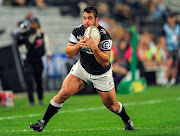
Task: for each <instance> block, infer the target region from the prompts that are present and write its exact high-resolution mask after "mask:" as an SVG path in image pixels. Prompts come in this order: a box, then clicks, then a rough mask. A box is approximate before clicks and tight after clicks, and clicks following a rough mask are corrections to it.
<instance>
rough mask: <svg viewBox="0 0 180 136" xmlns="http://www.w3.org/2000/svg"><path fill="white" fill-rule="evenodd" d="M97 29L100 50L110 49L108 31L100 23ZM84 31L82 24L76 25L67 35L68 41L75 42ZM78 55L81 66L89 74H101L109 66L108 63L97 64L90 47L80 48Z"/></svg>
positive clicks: (110, 43)
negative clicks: (106, 64)
mask: <svg viewBox="0 0 180 136" xmlns="http://www.w3.org/2000/svg"><path fill="white" fill-rule="evenodd" d="M98 29H99V31H100V35H101V39H100V43H99V45H98V47H99V49H100V50H101V51H110V50H111V46H112V40H111V37H110V35H109V33H108V32H107V31H106V30H105V29H104V28H103V27H102V26H100V25H99V26H98ZM84 32H85V27H84V25H83V24H81V25H79V26H76V27H75V28H74V29H73V31H72V33H71V35H70V37H69V41H70V43H73V44H77V43H78V42H79V40H80V39H81V38H82V37H83V35H84ZM80 56H81V57H80V62H81V65H82V67H83V68H84V69H85V70H86V71H87V72H88V73H90V74H93V75H101V74H103V73H105V72H107V71H108V70H109V69H110V67H111V64H110V63H109V65H108V66H107V67H103V66H102V65H101V64H99V63H98V62H97V60H96V59H95V56H94V53H93V52H92V50H91V49H90V48H84V47H83V48H81V49H80Z"/></svg>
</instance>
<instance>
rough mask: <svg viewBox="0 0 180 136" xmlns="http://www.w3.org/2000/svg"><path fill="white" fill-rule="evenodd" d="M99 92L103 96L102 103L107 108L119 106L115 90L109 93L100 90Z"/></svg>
mask: <svg viewBox="0 0 180 136" xmlns="http://www.w3.org/2000/svg"><path fill="white" fill-rule="evenodd" d="M97 92H98V93H99V95H100V96H101V99H102V102H103V104H104V105H105V106H106V107H109V106H110V105H115V104H117V98H116V91H115V88H113V89H112V90H111V91H108V92H101V91H98V90H97Z"/></svg>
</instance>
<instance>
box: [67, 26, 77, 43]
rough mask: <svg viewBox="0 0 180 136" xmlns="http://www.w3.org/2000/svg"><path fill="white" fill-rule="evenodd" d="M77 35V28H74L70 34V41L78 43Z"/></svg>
mask: <svg viewBox="0 0 180 136" xmlns="http://www.w3.org/2000/svg"><path fill="white" fill-rule="evenodd" d="M76 37H77V28H74V29H73V31H72V33H71V34H70V37H69V42H70V43H73V44H76V43H78V40H77V38H76Z"/></svg>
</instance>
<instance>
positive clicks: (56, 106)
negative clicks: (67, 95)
mask: <svg viewBox="0 0 180 136" xmlns="http://www.w3.org/2000/svg"><path fill="white" fill-rule="evenodd" d="M62 105H63V103H62V104H56V103H55V102H54V101H53V100H51V102H50V104H49V106H48V108H47V110H46V113H45V115H44V117H43V120H44V121H45V125H46V124H47V123H48V121H49V120H50V119H51V117H52V116H54V115H55V114H56V113H57V112H58V111H59V110H60V109H61V107H62Z"/></svg>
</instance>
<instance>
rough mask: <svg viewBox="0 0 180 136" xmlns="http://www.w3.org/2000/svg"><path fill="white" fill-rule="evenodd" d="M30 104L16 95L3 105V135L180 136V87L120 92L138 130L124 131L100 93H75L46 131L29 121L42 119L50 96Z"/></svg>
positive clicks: (0, 121)
mask: <svg viewBox="0 0 180 136" xmlns="http://www.w3.org/2000/svg"><path fill="white" fill-rule="evenodd" d="M56 93H57V92H46V93H45V99H44V105H43V106H39V105H38V104H37V101H36V105H35V106H34V107H31V106H29V105H28V101H27V97H26V94H24V95H15V99H14V103H15V106H14V107H0V136H38V135H44V136H179V135H180V86H173V87H157V86H151V87H148V91H147V92H145V93H141V94H128V95H125V94H124V95H120V94H117V98H118V100H119V101H120V102H121V103H123V104H124V105H125V108H126V111H127V113H128V114H129V115H130V117H131V119H132V121H133V124H134V126H135V128H136V130H135V131H125V130H124V125H123V122H122V121H121V119H120V118H119V117H118V116H117V115H115V114H114V113H112V112H110V111H109V110H108V109H106V108H105V107H104V106H103V104H102V102H101V99H100V96H99V95H74V96H73V97H71V98H70V99H69V100H67V101H66V102H65V104H64V106H63V107H62V109H61V110H60V112H59V113H58V114H56V115H55V116H54V117H53V118H52V119H51V120H50V122H49V123H48V124H47V126H46V128H45V129H44V131H43V132H41V133H38V132H33V131H31V130H30V129H29V123H31V122H36V121H37V120H38V119H42V117H43V114H44V112H45V110H46V108H47V105H48V104H49V101H50V99H51V98H52V97H53V96H54V95H55V94H56Z"/></svg>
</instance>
